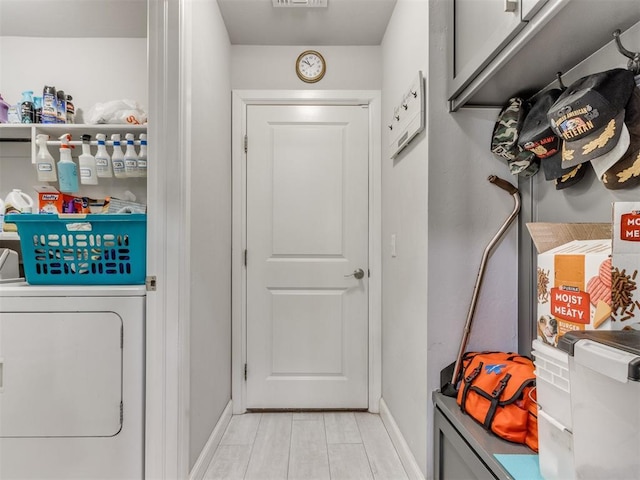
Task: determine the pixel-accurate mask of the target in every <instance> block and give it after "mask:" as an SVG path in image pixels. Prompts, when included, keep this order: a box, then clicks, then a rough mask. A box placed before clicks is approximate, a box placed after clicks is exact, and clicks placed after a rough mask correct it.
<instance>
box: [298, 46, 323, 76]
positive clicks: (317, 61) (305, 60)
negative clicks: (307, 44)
mask: <svg viewBox="0 0 640 480" xmlns="http://www.w3.org/2000/svg"><path fill="white" fill-rule="evenodd" d="M325 71H326V65H325V62H324V58H323V57H322V55H320V53H318V52H316V51H314V50H307V51H306V52H302V53H301V54H300V55H299V56H298V60H297V61H296V73H297V74H298V77H299V78H300V80H302V81H303V82H307V83H314V82H317V81H318V80H320V79H321V78H322V77H324V73H325Z"/></svg>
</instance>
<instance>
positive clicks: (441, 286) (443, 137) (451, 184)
mask: <svg viewBox="0 0 640 480" xmlns="http://www.w3.org/2000/svg"><path fill="white" fill-rule="evenodd" d="M447 3H448V0H437V1H435V2H430V11H429V27H428V30H429V68H430V71H429V80H430V84H429V85H428V91H429V94H428V95H429V104H430V108H429V120H428V122H429V138H430V139H431V142H430V144H429V212H430V215H429V300H430V302H429V309H428V314H427V315H428V318H429V332H428V335H429V344H428V349H429V364H428V368H427V370H428V373H427V384H428V387H427V388H428V390H429V392H431V391H433V390H434V389H436V388H438V387H439V386H440V385H439V382H440V380H439V373H440V370H441V369H442V368H443V367H445V366H446V365H448V364H449V363H451V362H453V361H454V360H455V357H456V355H457V353H458V352H457V351H458V347H459V344H460V340H461V338H462V330H463V325H464V322H465V319H466V316H467V312H468V309H469V304H470V301H471V295H472V291H473V286H474V284H475V281H476V278H477V273H478V268H479V265H480V258H481V256H482V252H483V250H484V248H485V246H486V245H487V244H488V243H489V241H490V240H491V238H492V237H493V236H494V234H495V232H496V231H497V230H498V228H499V227H500V226H501V225H502V223H503V222H504V220H505V219H506V218H507V217H508V216H509V214H510V213H511V211H512V210H513V206H514V202H513V198H512V197H511V196H510V195H509V194H508V193H506V192H505V191H503V190H501V189H499V188H497V187H495V186H493V185H492V184H490V183H489V182H487V177H488V176H489V175H491V174H495V175H498V176H500V177H501V178H504V179H505V180H507V181H510V182H511V183H513V184H514V185H517V180H516V177H514V176H512V175H511V174H510V173H509V170H508V168H507V167H506V164H505V163H504V162H503V161H501V160H498V159H496V158H495V157H494V156H493V154H492V153H491V152H490V150H489V146H490V143H491V134H492V131H493V127H494V123H495V120H496V118H497V115H498V110H497V109H462V110H461V111H459V112H457V113H449V112H448V108H447V103H446V100H445V99H446V78H447V77H446V75H447V72H446V58H445V54H446V48H445V45H446V42H447V40H448V38H447V35H448V33H449V32H447V31H446V28H445V26H446V24H447V22H446V16H445V13H446V10H447V8H446V4H447ZM513 93H514V92H505V101H506V100H507V99H508V97H509V95H511V94H513ZM517 243H518V237H517V228H516V225H515V224H514V225H512V227H511V228H510V230H509V231H508V233H507V235H506V236H505V237H504V239H503V240H502V242H501V243H499V244H498V246H497V247H496V249H495V251H494V253H493V255H492V256H491V257H490V258H489V263H488V265H487V270H486V272H485V276H484V283H483V285H482V290H481V293H480V297H479V301H478V306H477V310H476V314H475V318H474V322H473V328H472V333H471V338H470V342H469V345H468V347H467V351H473V350H505V351H516V350H517V347H518V338H517V337H518V332H517V325H518V320H517V317H518V312H517V306H518V300H517V292H518V285H517V284H518V278H517V273H518V272H517V268H518V267H517V264H518V252H517V248H518V245H517ZM428 405H429V414H428V419H429V420H428V427H429V428H428V432H429V435H430V437H429V439H431V438H432V431H433V408H432V403H431V401H429V403H428ZM428 455H429V458H432V456H433V445H432V444H431V440H430V442H429V449H428ZM429 471H430V472H431V470H429Z"/></svg>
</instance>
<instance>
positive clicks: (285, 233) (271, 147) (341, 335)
mask: <svg viewBox="0 0 640 480" xmlns="http://www.w3.org/2000/svg"><path fill="white" fill-rule="evenodd" d="M247 135H248V138H249V149H248V153H247V249H248V266H247V365H248V367H247V369H248V378H247V407H248V408H366V407H367V403H368V311H367V305H368V280H367V277H366V275H365V277H364V278H362V279H356V278H355V277H353V276H350V277H346V276H345V275H349V274H351V273H352V272H354V270H356V269H363V270H364V271H365V272H366V271H367V268H368V265H367V262H368V110H367V109H365V108H362V107H360V106H299V105H297V106H293V105H291V106H272V105H250V106H248V107H247Z"/></svg>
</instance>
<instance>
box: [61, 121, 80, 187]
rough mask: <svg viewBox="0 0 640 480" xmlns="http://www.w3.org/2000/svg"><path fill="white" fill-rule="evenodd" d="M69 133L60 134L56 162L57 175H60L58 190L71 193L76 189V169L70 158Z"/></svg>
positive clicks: (71, 146)
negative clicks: (58, 152)
mask: <svg viewBox="0 0 640 480" xmlns="http://www.w3.org/2000/svg"><path fill="white" fill-rule="evenodd" d="M70 141H71V135H70V134H68V133H65V134H64V135H62V136H60V161H59V162H58V176H59V177H60V191H61V192H62V193H73V192H77V191H78V169H77V167H76V164H75V163H73V159H72V158H71V150H70V148H74V147H73V145H69V142H70Z"/></svg>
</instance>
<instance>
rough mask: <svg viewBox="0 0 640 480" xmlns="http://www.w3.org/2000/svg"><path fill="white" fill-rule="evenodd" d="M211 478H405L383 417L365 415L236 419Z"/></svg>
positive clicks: (278, 415) (208, 476)
mask: <svg viewBox="0 0 640 480" xmlns="http://www.w3.org/2000/svg"><path fill="white" fill-rule="evenodd" d="M205 479H207V480H214V479H216V480H217V479H220V480H243V479H244V480H287V479H288V480H315V479H322V480H329V479H330V480H360V479H363V480H365V479H369V480H406V479H407V475H406V473H405V471H404V469H403V468H402V464H401V463H400V458H399V457H398V454H397V452H396V450H395V448H394V447H393V444H392V443H391V439H390V438H389V435H388V433H387V431H386V429H385V427H384V425H383V423H382V420H381V419H380V416H379V415H374V414H371V413H366V412H324V413H323V412H313V413H290V412H282V413H247V414H245V415H236V416H233V417H232V419H231V421H230V422H229V426H228V427H227V430H226V432H225V433H224V436H223V437H222V440H221V441H220V445H219V446H218V448H217V450H216V452H215V454H214V456H213V459H212V460H211V464H210V465H209V468H208V469H207V473H206V475H205Z"/></svg>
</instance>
